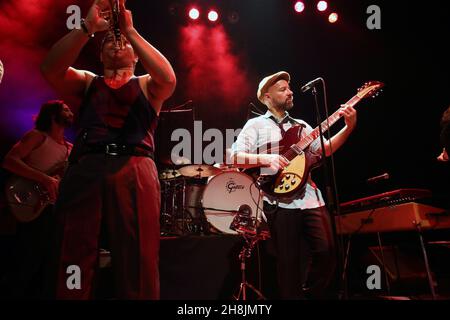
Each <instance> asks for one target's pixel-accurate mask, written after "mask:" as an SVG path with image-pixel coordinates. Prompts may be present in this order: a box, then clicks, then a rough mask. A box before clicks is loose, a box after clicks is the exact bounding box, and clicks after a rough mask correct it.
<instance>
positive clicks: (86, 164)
mask: <svg viewBox="0 0 450 320" xmlns="http://www.w3.org/2000/svg"><path fill="white" fill-rule="evenodd" d="M117 8H118V9H117ZM116 10H118V11H116ZM105 12H112V14H111V15H110V17H112V18H110V19H109V20H108V19H105V14H104V13H105ZM114 17H117V19H118V21H117V20H116V18H114ZM118 28H119V29H118ZM102 31H107V32H106V35H105V37H104V40H103V43H102V47H101V62H102V63H103V75H96V74H94V73H92V72H90V71H86V70H78V69H75V68H73V67H71V65H73V64H74V63H75V61H76V60H77V57H78V55H79V54H80V51H81V49H82V48H83V46H84V45H86V43H87V42H88V41H89V40H90V39H91V37H93V36H97V35H98V34H99V33H100V32H102ZM119 37H120V39H119ZM138 60H140V61H141V63H142V65H143V67H144V69H145V70H146V72H147V74H145V75H142V76H135V75H134V71H135V66H136V63H137V62H138ZM41 71H42V74H43V75H44V77H45V79H46V80H47V81H48V82H49V83H50V85H52V86H53V88H54V89H55V90H57V91H58V92H59V93H60V94H62V95H72V96H75V97H77V98H80V99H81V101H82V102H81V106H80V108H79V109H78V112H76V117H77V119H78V125H79V131H78V135H77V139H76V141H75V143H74V149H73V152H72V154H71V157H70V165H69V168H68V170H67V171H66V174H65V176H64V177H63V179H62V181H61V183H60V190H59V198H58V200H57V202H56V205H55V213H56V217H57V220H58V229H59V234H60V248H58V261H57V269H58V271H57V275H56V278H57V284H56V297H57V298H58V299H90V298H93V287H94V285H93V283H94V282H95V274H96V265H97V261H98V251H99V246H98V237H99V234H100V226H101V222H102V221H104V222H105V223H106V226H107V228H106V229H107V230H106V231H107V234H108V236H107V238H108V239H109V245H110V248H111V256H112V268H113V274H114V280H115V281H114V284H115V291H116V292H115V293H116V294H115V298H118V299H158V298H159V273H158V259H159V235H160V231H159V212H160V192H159V190H160V186H159V181H158V174H157V170H156V166H155V162H154V160H153V153H154V149H155V143H154V137H153V136H154V130H155V128H156V126H157V121H158V114H159V112H160V110H161V107H162V104H163V102H164V101H165V100H166V99H167V98H169V97H170V96H171V94H172V93H173V91H174V89H175V84H176V77H175V73H174V71H173V69H172V66H171V64H170V63H169V61H168V60H167V59H166V58H165V57H164V56H163V55H162V54H161V52H159V51H158V50H157V49H156V48H155V47H153V46H152V45H151V44H150V43H148V42H147V41H146V40H145V39H144V38H143V37H142V36H141V35H140V34H139V32H138V31H137V30H136V28H135V27H134V25H133V18H132V13H131V11H130V10H127V9H126V8H125V0H119V1H118V4H117V5H114V4H112V3H110V1H107V0H96V1H95V2H94V3H93V5H92V6H91V8H90V9H89V12H88V14H87V16H86V18H85V19H83V20H82V21H81V29H75V30H72V31H71V32H69V33H68V34H67V35H65V36H64V37H63V38H62V39H60V40H59V41H58V42H57V43H56V44H55V45H54V46H53V47H52V48H51V50H50V52H49V53H48V55H47V56H46V58H45V59H44V61H43V63H42V65H41ZM70 266H78V267H79V269H77V268H75V269H73V267H72V269H70V268H69V267H70ZM70 270H75V271H74V273H71V271H70ZM77 271H78V272H77ZM75 273H77V276H79V277H80V279H79V280H80V283H77V282H76V279H75V280H74V281H72V280H73V279H74V278H73V277H74V276H75V275H76V274H75ZM70 277H72V278H70ZM69 278H70V279H69ZM71 281H72V282H71Z"/></svg>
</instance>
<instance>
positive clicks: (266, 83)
mask: <svg viewBox="0 0 450 320" xmlns="http://www.w3.org/2000/svg"><path fill="white" fill-rule="evenodd" d="M280 79H284V80H286V81H287V82H290V81H291V76H290V75H289V73H287V72H286V71H280V72H277V73H274V74H271V75H270V76H267V77H265V78H264V79H262V80H261V82H260V83H259V85H258V91H257V92H256V97H257V98H258V100H259V101H261V102H262V103H264V99H263V98H264V94H265V93H266V92H267V90H269V88H270V87H271V86H272V85H273V84H274V83H275V82H277V81H278V80H280Z"/></svg>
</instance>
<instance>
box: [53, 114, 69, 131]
mask: <svg viewBox="0 0 450 320" xmlns="http://www.w3.org/2000/svg"><path fill="white" fill-rule="evenodd" d="M55 122H56V123H57V124H59V125H60V126H63V127H64V128H67V127H70V126H71V125H72V124H73V117H64V116H62V115H60V114H59V115H57V116H56V117H55Z"/></svg>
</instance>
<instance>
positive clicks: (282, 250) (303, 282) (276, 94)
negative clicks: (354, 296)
mask: <svg viewBox="0 0 450 320" xmlns="http://www.w3.org/2000/svg"><path fill="white" fill-rule="evenodd" d="M289 82H290V75H289V74H288V73H287V72H284V71H280V72H277V73H275V74H272V75H270V76H267V77H265V78H264V79H263V80H262V81H261V82H260V84H259V87H258V92H257V97H258V100H259V101H261V102H262V103H263V104H264V105H266V106H267V108H268V111H267V112H266V114H264V115H261V116H259V117H256V118H253V119H250V120H249V121H248V122H247V123H246V124H245V126H244V128H243V129H242V131H241V132H240V134H239V136H238V138H237V140H236V142H235V143H234V144H233V146H232V156H231V157H232V161H233V162H234V163H238V164H240V166H242V164H246V165H244V166H248V167H251V166H263V167H268V169H270V170H272V171H274V172H277V171H278V170H279V169H281V168H284V167H285V166H287V165H288V164H289V161H288V159H286V158H285V157H283V156H282V155H279V154H275V153H272V154H261V153H258V150H259V149H260V148H262V147H263V146H264V145H267V144H268V143H274V142H278V141H280V140H281V139H282V137H283V135H284V133H285V132H286V131H287V130H289V128H291V127H292V126H293V125H300V126H302V127H303V129H302V131H301V138H304V137H305V136H307V135H308V134H309V133H310V132H311V131H312V130H313V129H312V128H311V126H309V125H308V124H307V123H306V122H304V121H302V120H298V119H293V118H292V117H290V116H289V113H288V110H290V109H292V107H293V92H292V91H291V89H290V87H289ZM339 112H340V115H342V116H344V119H345V127H344V128H343V129H342V130H341V131H339V132H338V133H337V134H336V135H334V136H333V137H332V138H331V139H330V141H329V140H325V141H324V147H325V155H326V156H330V155H331V153H332V151H333V152H334V151H336V150H337V149H339V147H340V146H342V144H343V143H344V142H345V140H346V139H347V138H348V136H349V135H350V133H351V132H352V131H353V129H354V128H355V126H356V111H355V110H354V109H353V108H352V107H350V106H343V107H342V108H341V110H340V111H339ZM330 145H332V148H331V147H330ZM309 148H310V151H311V152H312V153H314V154H317V155H318V156H319V157H320V154H321V153H322V151H321V146H320V141H319V140H318V139H317V140H316V141H314V142H313V143H312V144H311V145H310V147H309ZM331 150H332V151H331ZM264 213H265V216H266V217H267V221H268V224H269V227H270V231H271V234H272V238H273V240H274V244H275V249H276V254H277V274H278V286H279V295H280V298H282V299H303V298H322V297H324V296H325V293H326V291H325V289H326V288H327V286H328V284H329V282H330V280H331V278H332V276H333V273H334V268H335V252H334V241H333V233H332V230H331V222H330V217H329V214H328V211H327V209H326V207H325V203H324V200H323V198H322V195H321V192H320V190H319V189H318V188H317V186H316V185H315V184H314V182H313V181H312V180H311V177H309V179H308V182H307V184H306V188H305V192H304V194H302V195H300V196H298V197H297V198H295V199H291V200H280V201H279V202H278V203H277V202H276V201H275V200H274V199H269V198H267V197H265V198H264ZM306 258H310V259H308V262H309V266H308V268H307V270H306V272H305V273H306V274H302V272H301V266H302V263H305V261H306V260H305V259H306Z"/></svg>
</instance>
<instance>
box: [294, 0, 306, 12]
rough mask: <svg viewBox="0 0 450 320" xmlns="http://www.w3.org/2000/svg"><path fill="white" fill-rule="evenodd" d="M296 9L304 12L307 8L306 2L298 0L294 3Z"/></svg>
mask: <svg viewBox="0 0 450 320" xmlns="http://www.w3.org/2000/svg"><path fill="white" fill-rule="evenodd" d="M294 10H295V11H296V12H298V13H300V12H303V10H305V4H304V3H303V2H302V1H297V2H296V3H295V5H294Z"/></svg>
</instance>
